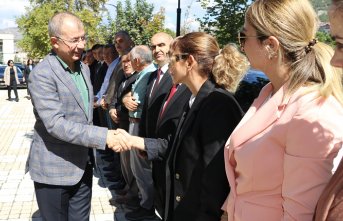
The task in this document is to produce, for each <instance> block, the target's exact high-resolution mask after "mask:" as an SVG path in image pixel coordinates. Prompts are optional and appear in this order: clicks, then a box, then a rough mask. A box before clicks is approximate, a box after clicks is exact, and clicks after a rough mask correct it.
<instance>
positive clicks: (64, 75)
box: [48, 54, 93, 119]
mask: <svg viewBox="0 0 343 221" xmlns="http://www.w3.org/2000/svg"><path fill="white" fill-rule="evenodd" d="M48 61H49V63H50V65H51V67H52V71H53V72H54V73H55V74H56V76H57V78H58V79H60V81H61V82H62V83H63V84H64V85H65V86H66V87H67V88H68V89H69V91H70V93H71V95H72V96H73V97H74V98H75V100H76V102H77V103H78V105H79V106H80V107H81V109H82V110H83V112H84V113H85V115H86V117H87V119H89V113H87V112H86V110H85V106H84V104H83V101H82V97H81V94H80V91H79V89H77V87H76V85H75V82H74V81H73V79H72V78H71V77H70V73H68V72H67V71H65V70H64V69H63V67H62V65H61V64H60V62H59V61H58V60H57V58H56V57H55V56H54V55H52V54H50V56H49V57H48ZM82 70H83V71H84V69H82ZM85 79H87V77H86V78H85ZM87 86H88V93H89V84H88V83H87ZM92 108H93V107H92Z"/></svg>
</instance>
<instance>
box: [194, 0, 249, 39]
mask: <svg viewBox="0 0 343 221" xmlns="http://www.w3.org/2000/svg"><path fill="white" fill-rule="evenodd" d="M198 1H199V2H200V3H201V5H202V7H203V8H205V9H206V14H205V16H204V17H203V18H202V19H199V22H200V27H201V29H203V30H204V31H205V32H207V33H209V34H212V35H214V36H216V38H217V40H218V43H219V44H220V45H225V44H227V43H228V42H237V33H238V31H239V29H240V28H241V27H242V26H243V24H244V13H245V11H246V9H247V7H248V5H249V2H251V1H249V0H230V1H228V0H214V1H213V4H211V5H210V4H209V0H198Z"/></svg>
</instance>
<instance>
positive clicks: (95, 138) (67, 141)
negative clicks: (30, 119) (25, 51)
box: [26, 53, 107, 185]
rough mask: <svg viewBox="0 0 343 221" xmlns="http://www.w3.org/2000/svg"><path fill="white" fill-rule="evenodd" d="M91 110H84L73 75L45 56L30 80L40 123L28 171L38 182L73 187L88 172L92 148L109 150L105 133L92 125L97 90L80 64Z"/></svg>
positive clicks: (104, 130) (36, 113)
mask: <svg viewBox="0 0 343 221" xmlns="http://www.w3.org/2000/svg"><path fill="white" fill-rule="evenodd" d="M81 71H82V75H83V77H84V79H85V82H86V85H87V88H88V96H89V105H88V108H85V106H84V103H83V100H82V97H81V94H80V92H79V90H78V88H77V87H76V85H75V83H74V81H73V79H72V78H71V74H70V73H69V72H68V71H67V70H65V69H64V68H63V67H62V65H61V64H60V62H59V61H58V60H57V58H56V56H55V55H54V54H52V53H50V54H49V55H47V56H46V57H45V58H44V60H43V61H42V62H40V63H39V64H37V65H36V67H35V68H34V70H33V71H32V72H31V74H30V77H29V84H28V86H29V89H30V92H31V97H32V100H31V101H32V104H33V107H34V108H33V113H34V115H35V118H36V122H35V125H34V134H33V141H32V144H31V148H30V152H29V156H28V161H27V167H26V170H28V171H30V175H31V178H32V179H33V180H34V181H36V182H39V183H45V184H51V185H75V184H76V183H78V182H79V181H80V180H81V178H82V176H83V174H84V171H85V168H86V164H87V160H88V159H89V158H88V157H89V156H88V152H89V148H97V149H105V146H106V137H107V128H102V127H96V126H93V125H92V118H93V102H92V101H93V99H94V98H93V88H92V85H91V82H90V77H89V68H88V67H87V66H86V65H84V64H82V68H81Z"/></svg>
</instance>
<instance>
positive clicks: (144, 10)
mask: <svg viewBox="0 0 343 221" xmlns="http://www.w3.org/2000/svg"><path fill="white" fill-rule="evenodd" d="M153 10H154V6H153V4H149V3H148V2H147V1H146V0H136V1H135V2H134V4H132V3H131V1H130V0H125V1H124V3H123V2H121V1H118V2H117V4H116V5H115V16H114V18H111V17H109V32H108V33H107V36H108V40H109V41H112V40H113V39H112V37H113V35H114V34H115V33H116V32H118V31H120V30H125V31H127V32H128V33H129V34H130V36H131V37H132V39H133V40H134V42H135V44H137V45H139V44H148V43H149V41H150V38H151V37H152V35H154V34H155V33H157V32H161V31H167V30H166V29H164V21H165V10H164V8H161V9H160V11H159V12H158V13H156V14H153Z"/></svg>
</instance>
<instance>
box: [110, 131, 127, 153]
mask: <svg viewBox="0 0 343 221" xmlns="http://www.w3.org/2000/svg"><path fill="white" fill-rule="evenodd" d="M122 131H124V130H121V129H118V130H109V132H108V133H107V141H108V143H107V145H108V147H109V148H110V149H112V150H114V151H115V152H123V151H126V150H131V148H132V143H131V142H130V135H129V134H128V133H127V132H126V131H125V133H123V132H122Z"/></svg>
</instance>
